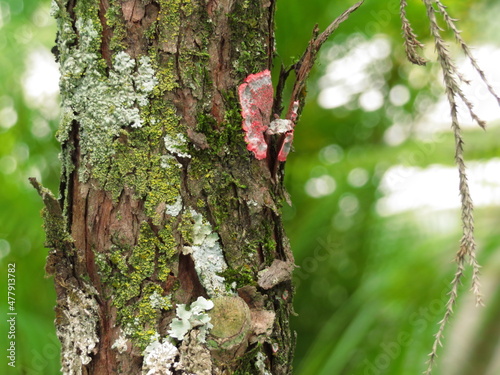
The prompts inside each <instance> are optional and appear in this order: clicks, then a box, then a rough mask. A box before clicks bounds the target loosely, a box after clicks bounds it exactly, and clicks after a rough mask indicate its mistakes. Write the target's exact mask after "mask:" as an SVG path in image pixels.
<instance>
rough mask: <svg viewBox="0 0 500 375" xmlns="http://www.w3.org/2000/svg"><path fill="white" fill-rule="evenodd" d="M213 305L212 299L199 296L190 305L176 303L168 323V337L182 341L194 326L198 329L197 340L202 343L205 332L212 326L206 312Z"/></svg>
mask: <svg viewBox="0 0 500 375" xmlns="http://www.w3.org/2000/svg"><path fill="white" fill-rule="evenodd" d="M213 307H214V303H213V302H212V301H209V300H206V299H205V298H204V297H201V296H200V297H198V299H197V300H196V301H194V302H193V303H192V304H191V305H190V306H186V305H184V304H179V305H177V310H176V317H175V318H174V319H172V322H171V323H170V330H169V331H168V334H169V335H170V337H173V338H175V339H178V340H180V341H182V340H184V336H185V335H186V334H187V333H188V332H189V331H190V330H192V329H194V328H196V329H197V330H198V331H199V333H198V336H197V337H198V341H199V342H201V343H204V342H205V338H206V335H207V333H208V332H209V330H210V329H211V328H213V326H212V324H211V323H210V316H209V315H208V314H207V313H206V312H207V311H209V310H211V309H212V308H213Z"/></svg>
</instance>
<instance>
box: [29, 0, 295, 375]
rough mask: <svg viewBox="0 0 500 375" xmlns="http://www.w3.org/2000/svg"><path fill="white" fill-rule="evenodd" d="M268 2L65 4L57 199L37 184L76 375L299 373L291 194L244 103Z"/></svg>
mask: <svg viewBox="0 0 500 375" xmlns="http://www.w3.org/2000/svg"><path fill="white" fill-rule="evenodd" d="M274 6H275V1H274V0H252V1H244V0H156V1H153V0H120V1H118V0H100V1H97V0H56V1H55V2H54V5H53V9H52V11H53V13H54V15H55V17H56V18H57V21H58V37H57V49H58V53H57V54H58V59H59V62H60V69H61V83H60V86H61V99H62V102H61V124H60V129H59V131H58V134H57V136H58V139H59V141H60V142H61V145H62V152H61V161H62V177H61V185H60V197H59V199H58V200H56V199H55V198H54V197H53V196H52V195H51V194H50V192H48V191H46V189H44V188H42V187H41V186H40V185H38V183H37V182H36V181H32V182H33V184H34V185H35V187H37V189H38V190H39V192H40V194H41V195H42V197H43V198H44V201H45V204H46V208H45V209H44V218H45V228H46V232H47V246H48V247H49V248H51V249H52V250H51V252H50V254H49V258H48V260H47V271H48V273H50V274H53V275H54V281H55V287H56V291H57V306H56V328H57V332H58V336H59V338H60V340H61V343H62V369H63V372H64V373H65V374H94V375H101V374H114V373H123V374H141V373H142V374H197V375H199V374H290V373H291V361H292V355H293V347H294V335H293V333H292V332H291V330H290V326H289V316H290V314H291V312H292V307H291V299H292V295H293V287H292V284H291V281H290V273H291V270H292V268H293V256H292V254H291V252H290V248H289V244H288V241H287V238H286V236H285V234H284V231H283V225H282V221H281V217H280V206H281V202H282V200H283V198H284V196H285V194H286V193H285V192H284V188H283V184H282V174H281V170H278V173H274V172H273V167H271V166H272V165H273V163H271V162H269V160H257V159H256V158H255V157H254V155H253V154H252V153H251V152H249V151H248V150H247V148H246V144H245V141H244V133H243V131H242V118H241V107H240V103H239V100H238V86H239V85H240V84H241V83H243V82H244V80H245V77H247V76H248V75H249V74H251V73H257V72H261V71H264V70H265V69H270V68H271V62H272V58H273V46H274V40H273V28H274V23H273V13H274ZM275 163H277V162H275Z"/></svg>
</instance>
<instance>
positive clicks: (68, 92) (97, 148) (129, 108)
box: [58, 18, 158, 180]
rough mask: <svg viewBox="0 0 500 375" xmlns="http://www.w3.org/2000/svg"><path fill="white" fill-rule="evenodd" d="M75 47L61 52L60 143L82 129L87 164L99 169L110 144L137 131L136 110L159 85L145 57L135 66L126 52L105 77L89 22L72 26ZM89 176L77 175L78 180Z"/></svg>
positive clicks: (138, 118)
mask: <svg viewBox="0 0 500 375" xmlns="http://www.w3.org/2000/svg"><path fill="white" fill-rule="evenodd" d="M75 26H76V29H77V31H78V44H77V45H76V46H71V47H65V44H64V43H60V48H62V49H63V51H61V62H60V70H61V81H60V86H61V93H62V103H61V108H62V116H61V127H60V131H59V134H58V139H59V141H60V142H61V143H64V142H65V141H66V140H67V138H68V135H69V132H70V130H71V126H72V123H73V121H77V122H78V123H79V124H80V127H79V129H80V131H81V136H80V140H81V143H80V149H81V152H82V156H83V159H84V163H82V166H85V165H86V164H87V163H89V164H90V165H93V166H94V168H97V169H98V168H99V164H103V165H105V164H106V162H107V160H108V158H109V157H111V156H112V153H113V142H114V141H115V140H116V139H117V138H118V136H119V135H120V131H121V129H124V128H126V127H129V126H130V127H141V126H143V125H144V124H143V120H142V119H141V114H140V108H141V107H143V106H145V105H147V104H148V102H149V99H148V96H149V94H150V93H151V92H152V91H153V89H154V87H155V86H156V84H157V82H158V81H157V79H156V77H155V74H154V70H153V68H152V66H151V62H150V59H149V57H146V56H143V57H141V58H140V59H139V60H138V61H136V60H135V59H132V58H131V57H130V56H129V55H128V54H127V53H126V52H119V53H117V54H116V55H115V56H114V61H113V66H112V68H111V69H110V70H109V73H107V74H106V72H105V69H103V60H102V59H101V58H100V56H99V53H98V51H95V47H94V45H95V42H96V40H97V39H98V38H99V33H98V31H97V30H96V29H95V27H94V25H93V23H92V20H90V19H88V20H84V19H83V18H79V19H78V20H77V21H76V25H75ZM88 177H89V176H88V172H87V171H86V169H85V168H82V169H81V172H80V179H82V180H86V179H87V178H88Z"/></svg>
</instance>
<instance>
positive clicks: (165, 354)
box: [142, 337, 179, 375]
mask: <svg viewBox="0 0 500 375" xmlns="http://www.w3.org/2000/svg"><path fill="white" fill-rule="evenodd" d="M143 354H144V362H143V364H142V375H171V374H173V373H174V370H175V369H176V368H177V367H178V366H179V362H177V361H176V357H177V356H178V354H179V350H178V349H177V348H176V347H175V345H173V344H172V343H171V342H170V341H168V339H164V340H163V341H160V339H159V338H158V337H155V338H154V339H153V340H152V341H151V343H150V344H149V345H148V346H147V347H146V349H145V350H144V353H143Z"/></svg>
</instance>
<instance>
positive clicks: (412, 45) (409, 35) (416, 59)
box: [399, 0, 427, 65]
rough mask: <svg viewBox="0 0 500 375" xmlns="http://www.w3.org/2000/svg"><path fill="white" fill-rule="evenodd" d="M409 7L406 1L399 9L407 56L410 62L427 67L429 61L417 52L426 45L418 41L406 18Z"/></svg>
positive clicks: (403, 0) (402, 0)
mask: <svg viewBox="0 0 500 375" xmlns="http://www.w3.org/2000/svg"><path fill="white" fill-rule="evenodd" d="M407 5H408V4H407V2H406V0H401V4H400V7H399V14H400V16H401V24H402V30H403V37H404V46H405V51H406V56H407V57H408V60H410V62H411V63H413V64H416V65H425V64H426V63H427V60H425V59H424V58H423V57H421V56H420V55H419V54H418V52H417V49H418V48H423V47H424V45H423V44H422V43H420V42H419V41H418V39H417V35H416V34H415V33H414V32H413V28H412V27H411V24H410V21H409V20H408V18H407V17H406V6H407Z"/></svg>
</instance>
